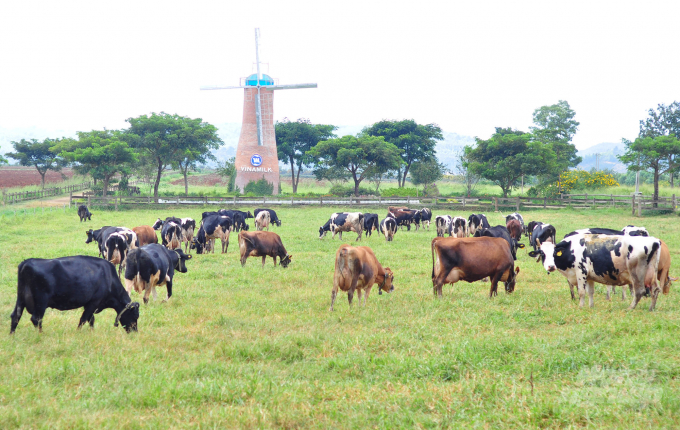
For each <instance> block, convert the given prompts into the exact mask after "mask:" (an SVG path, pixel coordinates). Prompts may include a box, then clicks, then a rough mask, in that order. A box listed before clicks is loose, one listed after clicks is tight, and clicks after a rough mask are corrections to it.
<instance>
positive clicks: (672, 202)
mask: <svg viewBox="0 0 680 430" xmlns="http://www.w3.org/2000/svg"><path fill="white" fill-rule="evenodd" d="M671 205H672V207H673V210H675V194H673V200H671Z"/></svg>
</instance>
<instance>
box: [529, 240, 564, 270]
mask: <svg viewBox="0 0 680 430" xmlns="http://www.w3.org/2000/svg"><path fill="white" fill-rule="evenodd" d="M536 246H537V247H538V249H537V250H536V251H531V252H529V257H540V258H541V261H542V262H543V267H544V268H545V270H546V271H547V272H548V274H550V272H554V271H555V269H557V267H556V266H555V257H562V255H563V252H564V250H563V249H560V250H559V251H558V250H556V249H555V244H553V243H552V242H544V243H541V241H540V240H538V239H537V240H536ZM558 254H559V255H558Z"/></svg>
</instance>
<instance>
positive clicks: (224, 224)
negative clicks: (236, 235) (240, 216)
mask: <svg viewBox="0 0 680 430" xmlns="http://www.w3.org/2000/svg"><path fill="white" fill-rule="evenodd" d="M233 227H234V224H233V221H232V219H231V218H229V217H228V216H223V215H208V216H206V217H205V218H203V220H202V221H201V227H200V228H199V229H198V235H197V237H196V240H195V241H193V243H192V245H191V246H192V248H195V249H196V252H197V253H198V254H203V253H207V252H212V253H213V254H214V253H215V239H220V241H221V242H222V254H225V253H226V252H227V250H228V249H229V234H230V233H231V231H232V230H233Z"/></svg>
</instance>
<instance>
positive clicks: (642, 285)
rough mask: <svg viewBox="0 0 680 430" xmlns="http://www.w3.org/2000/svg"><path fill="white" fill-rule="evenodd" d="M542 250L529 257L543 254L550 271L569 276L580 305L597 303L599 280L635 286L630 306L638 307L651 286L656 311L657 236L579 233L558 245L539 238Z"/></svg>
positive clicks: (653, 305)
mask: <svg viewBox="0 0 680 430" xmlns="http://www.w3.org/2000/svg"><path fill="white" fill-rule="evenodd" d="M538 242H539V243H538V250H537V251H531V252H530V253H529V256H531V257H540V258H541V260H542V261H543V267H544V268H545V270H546V271H547V272H548V274H550V272H553V271H555V270H558V271H559V272H560V273H561V274H562V275H564V276H565V277H566V278H567V281H568V282H569V286H570V288H572V286H573V285H576V288H577V290H578V294H579V299H580V300H579V306H580V307H583V305H584V304H585V294H586V291H587V292H588V296H589V304H590V307H591V308H592V307H593V306H594V302H593V293H594V289H595V288H594V284H595V282H597V283H600V284H605V285H629V284H632V285H633V289H634V291H635V297H634V298H633V302H632V303H631V305H630V309H635V307H636V306H637V304H638V302H639V301H640V298H642V296H643V295H644V294H645V291H646V290H647V289H650V290H651V291H652V303H651V306H650V307H649V310H650V311H652V310H654V307H655V306H656V299H657V296H658V295H659V291H661V288H660V287H659V283H658V281H657V276H658V275H657V272H658V267H659V256H660V254H661V253H660V251H659V249H660V248H661V241H660V240H659V239H656V238H654V237H642V236H610V235H598V234H576V235H573V236H569V237H567V238H566V239H564V240H563V241H561V242H560V243H558V244H554V243H550V242H545V243H542V242H540V241H538Z"/></svg>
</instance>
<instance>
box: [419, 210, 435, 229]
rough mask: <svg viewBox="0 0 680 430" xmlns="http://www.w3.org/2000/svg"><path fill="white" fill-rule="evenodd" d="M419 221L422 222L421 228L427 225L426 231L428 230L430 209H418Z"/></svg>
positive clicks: (430, 217)
mask: <svg viewBox="0 0 680 430" xmlns="http://www.w3.org/2000/svg"><path fill="white" fill-rule="evenodd" d="M419 212H420V221H422V223H423V228H425V226H426V225H427V231H430V221H431V220H432V211H431V210H429V209H428V208H423V209H421V210H420V211H419Z"/></svg>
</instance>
